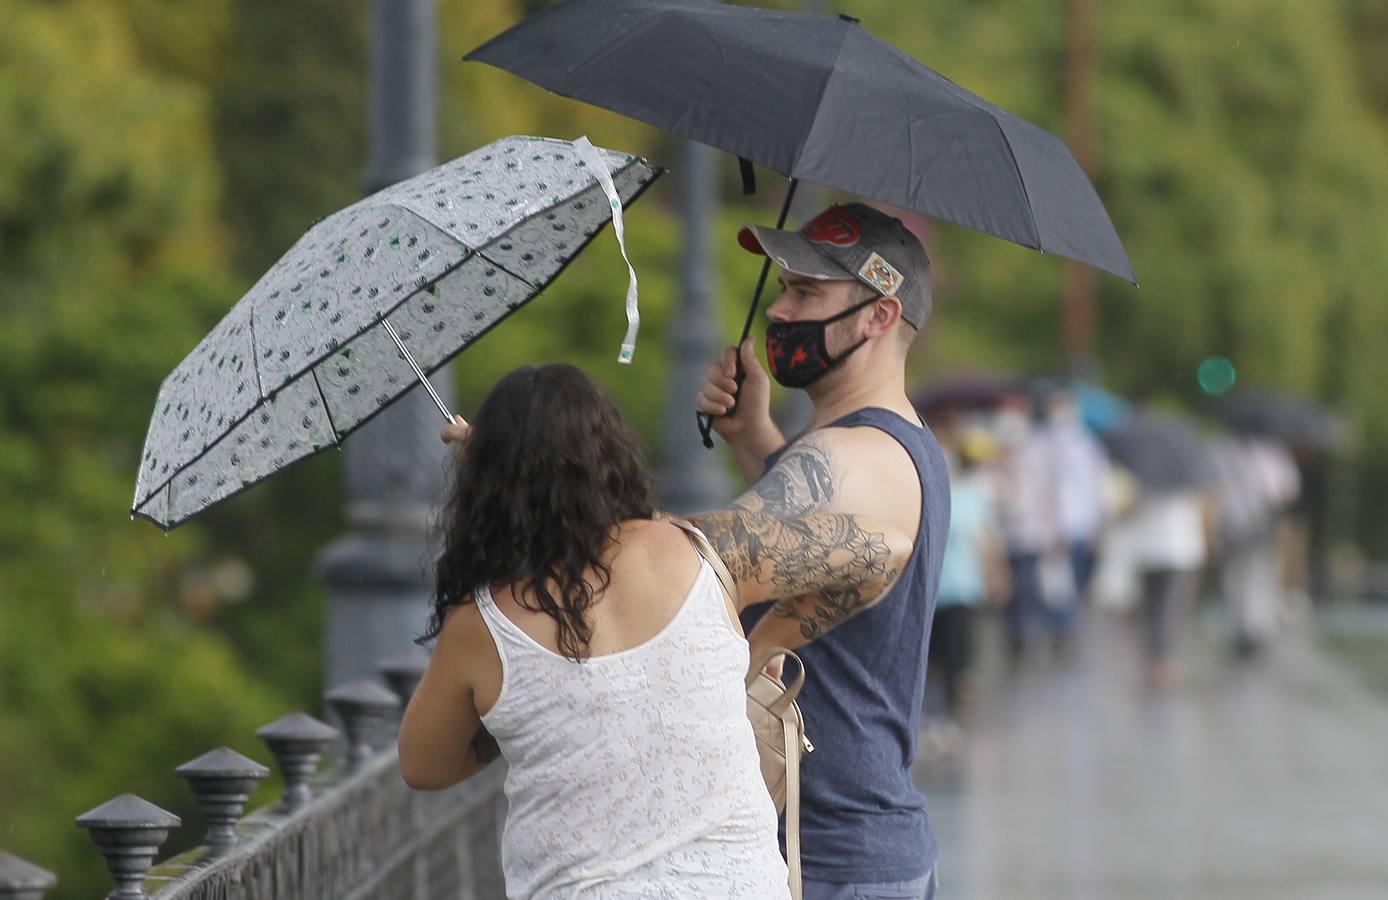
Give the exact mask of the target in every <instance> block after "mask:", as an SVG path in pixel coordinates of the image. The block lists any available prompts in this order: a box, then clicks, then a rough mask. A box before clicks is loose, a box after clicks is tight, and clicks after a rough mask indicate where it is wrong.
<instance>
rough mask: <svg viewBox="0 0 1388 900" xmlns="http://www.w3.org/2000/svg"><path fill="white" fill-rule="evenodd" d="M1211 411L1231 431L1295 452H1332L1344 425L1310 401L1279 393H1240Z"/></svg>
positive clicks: (1225, 398) (1227, 397)
mask: <svg viewBox="0 0 1388 900" xmlns="http://www.w3.org/2000/svg"><path fill="white" fill-rule="evenodd" d="M1211 410H1212V412H1213V413H1214V416H1215V418H1217V419H1219V420H1220V421H1221V422H1223V423H1224V424H1225V425H1226V426H1228V427H1229V428H1230V429H1231V430H1232V431H1236V432H1239V433H1242V434H1251V435H1257V436H1260V437H1266V438H1271V439H1272V440H1275V441H1281V442H1282V443H1284V444H1287V445H1289V446H1292V447H1296V448H1298V449H1306V450H1322V451H1325V450H1334V449H1335V448H1337V447H1339V446H1341V445H1342V444H1343V443H1344V439H1345V427H1344V423H1343V422H1342V421H1341V420H1340V417H1339V416H1337V415H1335V413H1333V412H1331V411H1330V410H1328V409H1326V408H1325V407H1323V406H1321V405H1320V404H1318V403H1316V402H1315V401H1312V400H1307V399H1306V398H1304V397H1295V396H1292V395H1291V394H1284V393H1281V392H1278V391H1268V390H1257V389H1248V388H1245V389H1241V390H1238V391H1235V392H1234V393H1232V394H1227V395H1225V396H1223V397H1220V398H1219V399H1217V400H1215V401H1213V403H1212V404H1211Z"/></svg>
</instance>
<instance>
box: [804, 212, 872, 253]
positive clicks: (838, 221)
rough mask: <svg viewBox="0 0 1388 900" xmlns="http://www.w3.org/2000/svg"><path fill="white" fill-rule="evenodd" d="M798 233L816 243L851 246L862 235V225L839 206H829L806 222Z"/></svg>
mask: <svg viewBox="0 0 1388 900" xmlns="http://www.w3.org/2000/svg"><path fill="white" fill-rule="evenodd" d="M800 233H801V234H802V235H804V236H805V237H806V238H807V239H808V240H811V241H813V242H814V243H816V244H833V245H835V246H837V247H852V246H853V245H854V244H856V243H858V238H860V237H862V236H863V226H861V225H859V224H858V220H857V219H855V218H853V217H852V216H850V215H849V214H848V213H847V212H845V211H844V210H843V209H842V208H841V207H838V206H831V207H829V208H828V209H826V210H825V211H824V212H822V213H820V214H819V215H817V216H815V217H814V218H813V219H811V220H810V221H809V222H807V223H806V224H805V227H804V228H801V229H800Z"/></svg>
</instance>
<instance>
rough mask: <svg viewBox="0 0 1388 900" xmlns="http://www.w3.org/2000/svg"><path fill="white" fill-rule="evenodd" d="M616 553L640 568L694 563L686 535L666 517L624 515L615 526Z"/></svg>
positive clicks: (659, 568)
mask: <svg viewBox="0 0 1388 900" xmlns="http://www.w3.org/2000/svg"><path fill="white" fill-rule="evenodd" d="M617 541H618V542H619V545H620V548H619V551H618V557H619V558H622V557H625V560H624V561H625V562H626V563H627V564H630V565H635V566H637V567H639V568H642V569H647V570H650V569H654V570H657V571H659V570H662V569H663V570H665V571H667V572H668V571H669V567H670V566H672V565H673V566H679V565H680V564H681V563H689V564H691V565H692V564H694V561H695V550H694V547H693V545H692V544H690V542H689V536H688V535H687V534H685V532H684V530H683V529H681V528H680V527H679V526H678V525H675V524H674V523H673V522H671V521H669V519H665V518H657V519H628V520H627V521H625V522H623V523H622V525H621V527H620V529H619V530H618V535H617Z"/></svg>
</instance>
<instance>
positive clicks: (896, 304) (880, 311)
mask: <svg viewBox="0 0 1388 900" xmlns="http://www.w3.org/2000/svg"><path fill="white" fill-rule="evenodd" d="M900 320H901V301H900V300H898V299H897V298H896V297H893V296H891V295H890V294H887V295H885V296H882V297H878V298H877V302H876V303H875V304H873V307H872V316H871V318H869V319H868V326H867V334H866V335H865V336H866V337H870V338H877V337H882V336H883V335H884V334H887V333H888V332H890V331H891V330H892V327H893V326H894V325H896V323H897V322H898V321H900Z"/></svg>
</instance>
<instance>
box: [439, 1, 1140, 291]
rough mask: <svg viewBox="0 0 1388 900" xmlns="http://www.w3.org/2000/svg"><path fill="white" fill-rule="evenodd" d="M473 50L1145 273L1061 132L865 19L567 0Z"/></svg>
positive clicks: (732, 141) (761, 152) (776, 156)
mask: <svg viewBox="0 0 1388 900" xmlns="http://www.w3.org/2000/svg"><path fill="white" fill-rule="evenodd" d="M466 59H469V60H474V61H477V62H484V63H488V64H489V65H493V66H496V67H497V68H500V69H505V70H506V71H508V72H511V73H513V74H516V75H519V76H521V77H522V78H525V79H527V80H529V81H532V82H534V83H535V84H538V85H540V86H541V87H543V88H545V89H547V90H550V91H553V92H554V93H557V94H561V95H563V96H566V97H573V98H575V99H578V100H582V101H584V102H587V103H592V104H594V105H596V106H600V107H603V108H604V109H610V110H613V111H614V112H619V113H622V114H623V115H626V116H630V117H631V118H634V119H639V120H641V121H643V122H647V123H650V124H652V125H656V126H659V127H661V128H664V129H666V130H667V131H671V132H673V133H675V134H678V135H681V136H683V137H686V138H690V139H692V140H695V141H700V142H702V143H705V144H709V145H711V146H714V147H718V148H719V149H722V150H726V151H728V152H729V153H734V154H737V156H739V157H741V158H742V159H745V160H752V161H755V162H758V163H761V164H762V165H764V166H766V167H768V168H770V169H773V170H775V171H777V172H779V173H781V174H783V175H786V176H789V177H790V178H792V179H796V180H800V179H803V180H806V181H810V182H814V183H816V184H822V185H826V186H829V187H833V188H838V189H840V190H843V191H847V192H850V193H854V194H858V195H860V196H863V197H869V198H871V199H874V200H879V201H882V202H884V203H889V204H892V205H893V206H897V207H900V208H903V209H913V210H917V211H919V212H922V213H925V214H927V215H930V216H934V217H935V218H939V219H945V220H946V221H950V222H955V223H957V224H959V225H964V226H966V227H968V228H973V229H977V230H979V231H983V232H987V233H988V234H992V235H996V236H997V237H1001V238H1004V239H1006V240H1009V241H1012V242H1014V243H1017V244H1021V245H1023V246H1026V247H1031V248H1033V249H1036V250H1041V251H1043V252H1045V253H1054V254H1057V255H1060V256H1067V257H1070V258H1072V259H1077V260H1080V261H1082V262H1086V263H1089V264H1090V265H1092V266H1095V267H1096V268H1099V269H1103V270H1105V271H1107V272H1112V273H1113V274H1115V275H1118V276H1119V277H1121V278H1124V279H1126V280H1128V281H1133V280H1134V278H1133V271H1132V266H1131V264H1130V263H1129V262H1128V257H1127V254H1126V253H1125V252H1124V250H1123V245H1122V243H1121V242H1120V241H1119V239H1118V234H1117V233H1116V232H1115V231H1114V229H1113V224H1112V223H1111V222H1110V221H1109V217H1108V214H1107V213H1106V212H1105V211H1104V206H1103V204H1102V203H1101V202H1100V201H1099V197H1098V194H1096V193H1095V191H1094V187H1093V186H1092V185H1091V184H1090V183H1089V179H1088V177H1087V176H1086V175H1085V173H1084V170H1083V169H1081V168H1080V165H1079V163H1078V162H1076V160H1075V158H1074V156H1073V155H1072V154H1071V153H1070V151H1069V150H1068V149H1067V148H1066V147H1065V145H1064V144H1063V143H1061V141H1060V140H1058V139H1057V138H1055V137H1054V136H1052V135H1051V134H1049V133H1047V132H1046V131H1043V130H1042V129H1040V128H1037V127H1036V126H1035V125H1032V124H1030V123H1029V122H1026V121H1024V120H1022V119H1019V118H1018V117H1016V116H1014V115H1012V114H1011V113H1009V112H1007V111H1005V110H1003V109H1000V108H998V107H997V106H994V105H993V104H991V103H989V102H988V101H987V100H984V99H983V98H982V97H979V96H977V95H976V94H972V93H970V92H969V91H966V90H964V89H963V88H962V87H960V86H959V85H957V84H955V83H954V82H952V81H950V80H949V79H948V78H945V77H944V76H943V75H940V74H939V73H938V72H935V71H934V70H932V69H930V68H928V67H927V66H925V65H922V64H921V63H919V62H917V61H916V60H914V59H912V58H911V57H910V56H907V55H906V54H905V53H902V52H901V51H900V50H898V49H896V48H895V47H893V46H892V45H891V44H888V43H887V42H885V41H883V40H881V39H880V38H878V37H876V36H874V35H873V34H872V33H871V32H869V31H867V30H866V29H864V28H863V27H862V26H860V25H859V24H858V20H857V19H854V18H852V17H851V16H837V17H835V16H824V15H813V14H808V13H790V12H776V11H772V10H765V9H758V8H755V7H748V6H731V5H724V4H721V3H717V2H712V0H566V2H563V3H559V4H557V5H555V6H553V7H550V8H549V9H546V10H544V11H542V12H540V13H538V14H536V15H534V16H531V17H530V18H528V19H526V20H525V21H523V22H521V23H520V24H519V25H516V26H515V27H513V28H511V29H510V30H509V31H506V32H504V33H502V34H501V35H499V36H498V37H495V38H493V39H492V40H490V41H488V42H487V43H486V44H483V45H482V46H481V47H479V48H477V49H476V50H474V51H472V52H471V53H469V54H468V55H467V57H466ZM782 224H784V223H782Z"/></svg>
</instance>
